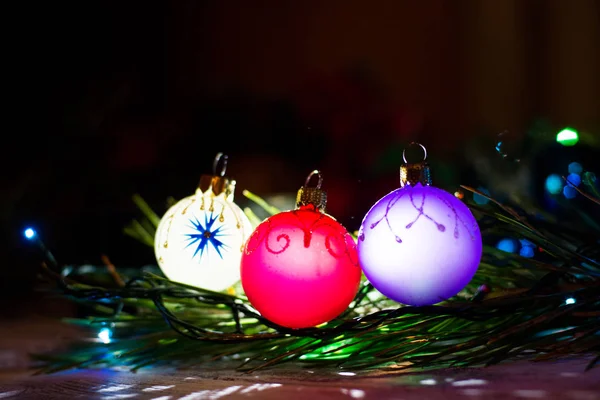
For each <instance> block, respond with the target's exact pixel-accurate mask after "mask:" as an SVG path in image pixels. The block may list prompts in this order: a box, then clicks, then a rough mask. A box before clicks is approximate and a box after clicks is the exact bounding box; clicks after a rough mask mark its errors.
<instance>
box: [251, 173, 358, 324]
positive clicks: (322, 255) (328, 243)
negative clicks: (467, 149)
mask: <svg viewBox="0 0 600 400" xmlns="http://www.w3.org/2000/svg"><path fill="white" fill-rule="evenodd" d="M315 175H317V176H318V177H319V183H318V184H317V186H316V187H308V184H309V181H310V179H311V177H312V176H315ZM321 182H322V178H321V174H320V173H319V171H313V172H312V173H311V174H310V175H309V176H308V178H307V180H306V183H305V185H304V186H303V187H302V188H301V189H300V190H299V191H298V196H297V201H296V209H295V210H290V211H284V212H281V213H278V214H275V215H273V216H271V217H269V218H267V219H266V220H265V221H263V222H262V223H261V224H260V225H258V227H257V228H256V230H255V231H254V233H253V234H252V236H251V237H250V239H248V242H247V243H246V246H245V248H244V254H243V256H242V260H241V274H242V286H243V288H244V292H245V294H246V296H247V297H248V300H249V301H250V303H251V304H252V306H253V307H254V308H255V309H256V310H257V311H258V312H260V314H261V315H262V316H263V317H265V318H266V319H268V320H269V321H271V322H274V323H275V324H278V325H280V326H284V327H288V328H308V327H313V326H316V325H319V324H321V323H324V322H328V321H330V320H332V319H334V318H335V317H337V316H339V315H340V314H341V313H342V312H343V311H344V310H345V309H346V308H347V307H348V305H349V304H350V302H351V301H352V300H353V299H354V296H355V295H356V293H357V291H358V286H359V283H360V278H361V270H360V268H359V266H358V260H357V255H356V243H355V241H354V239H353V238H352V236H351V235H350V234H349V233H348V231H346V229H345V228H344V227H343V226H342V225H340V224H339V223H338V222H337V221H336V220H335V219H334V218H333V217H331V216H329V215H328V214H325V212H324V211H325V205H326V193H325V192H324V191H322V190H321Z"/></svg>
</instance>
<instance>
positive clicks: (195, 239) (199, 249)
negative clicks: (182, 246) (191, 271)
mask: <svg viewBox="0 0 600 400" xmlns="http://www.w3.org/2000/svg"><path fill="white" fill-rule="evenodd" d="M218 218H219V215H218V214H217V215H215V214H213V213H210V215H209V214H208V213H206V214H205V215H204V225H203V224H202V223H201V222H200V221H198V219H197V218H196V217H194V219H192V220H190V223H191V224H192V226H191V228H192V229H194V230H195V231H196V232H195V233H186V234H185V235H186V236H187V237H188V239H189V240H190V242H189V243H188V245H187V246H186V247H189V246H192V245H194V244H196V250H195V251H194V255H193V256H192V257H196V255H197V254H198V253H200V259H202V256H203V255H204V250H206V249H207V248H208V247H209V245H212V247H213V248H214V249H215V251H216V252H217V254H218V255H219V257H221V258H223V254H221V250H222V249H225V248H227V247H228V246H227V245H226V244H225V243H223V242H222V241H221V240H219V237H221V236H227V235H224V234H223V232H222V231H221V229H222V228H223V225H221V226H219V227H217V228H213V225H214V223H215V221H217V219H218Z"/></svg>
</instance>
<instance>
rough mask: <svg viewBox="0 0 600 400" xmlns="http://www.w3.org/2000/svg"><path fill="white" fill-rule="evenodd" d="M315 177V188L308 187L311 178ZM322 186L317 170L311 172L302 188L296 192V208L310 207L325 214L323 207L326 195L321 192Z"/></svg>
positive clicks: (321, 177) (321, 179) (321, 178)
mask: <svg viewBox="0 0 600 400" xmlns="http://www.w3.org/2000/svg"><path fill="white" fill-rule="evenodd" d="M315 175H316V176H317V178H318V180H317V186H315V187H309V186H308V184H309V183H310V181H311V179H312V177H313V176H315ZM322 184H323V175H321V172H320V171H319V170H317V169H315V170H313V171H312V172H311V173H310V174H308V177H307V178H306V181H304V186H302V187H301V188H300V190H298V195H297V196H296V208H300V207H302V206H308V205H312V206H314V207H315V208H316V209H317V210H319V211H320V212H325V206H326V205H327V193H326V192H325V191H323V190H321V185H322Z"/></svg>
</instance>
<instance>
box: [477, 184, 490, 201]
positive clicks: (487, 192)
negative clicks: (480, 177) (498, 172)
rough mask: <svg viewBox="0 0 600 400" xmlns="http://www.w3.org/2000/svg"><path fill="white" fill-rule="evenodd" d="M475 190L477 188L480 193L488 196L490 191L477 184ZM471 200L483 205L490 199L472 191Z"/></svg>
mask: <svg viewBox="0 0 600 400" xmlns="http://www.w3.org/2000/svg"><path fill="white" fill-rule="evenodd" d="M477 190H479V191H480V192H481V193H484V194H487V195H488V196H489V195H490V191H489V190H487V189H486V188H484V187H481V186H479V187H478V188H477ZM473 201H474V202H475V203H477V204H481V205H484V204H487V203H489V202H490V200H489V199H488V198H486V197H483V196H481V195H478V194H477V193H473Z"/></svg>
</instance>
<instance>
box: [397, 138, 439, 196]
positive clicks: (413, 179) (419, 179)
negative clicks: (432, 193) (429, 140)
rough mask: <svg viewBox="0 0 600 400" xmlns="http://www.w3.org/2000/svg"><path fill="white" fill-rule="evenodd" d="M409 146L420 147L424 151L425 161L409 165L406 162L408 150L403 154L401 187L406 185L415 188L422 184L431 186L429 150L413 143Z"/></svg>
mask: <svg viewBox="0 0 600 400" xmlns="http://www.w3.org/2000/svg"><path fill="white" fill-rule="evenodd" d="M409 145H418V146H420V147H421V149H423V160H422V161H420V162H417V163H408V162H407V161H406V149H404V151H403V152H402V159H403V160H404V165H401V166H400V187H405V186H406V185H410V186H415V185H416V184H418V183H420V184H421V185H423V186H431V184H432V182H431V169H430V168H429V164H427V163H426V162H425V160H427V149H426V148H425V146H423V145H422V144H420V143H416V142H411V143H410V144H409Z"/></svg>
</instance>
